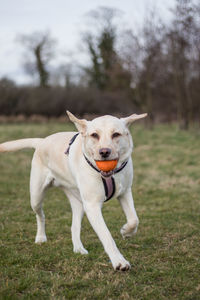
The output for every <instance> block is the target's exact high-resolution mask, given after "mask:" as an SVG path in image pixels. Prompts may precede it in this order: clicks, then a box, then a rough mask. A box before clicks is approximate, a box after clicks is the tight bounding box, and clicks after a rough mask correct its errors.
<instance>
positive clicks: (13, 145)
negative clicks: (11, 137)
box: [0, 138, 43, 152]
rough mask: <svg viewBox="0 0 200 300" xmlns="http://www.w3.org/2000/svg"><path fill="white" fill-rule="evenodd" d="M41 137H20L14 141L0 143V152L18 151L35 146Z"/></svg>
mask: <svg viewBox="0 0 200 300" xmlns="http://www.w3.org/2000/svg"><path fill="white" fill-rule="evenodd" d="M42 140H43V139H40V138H33V139H22V140H16V141H10V142H5V143H2V144H0V152H10V151H18V150H21V149H24V148H35V149H36V148H37V146H38V145H39V143H40V142H41V141H42Z"/></svg>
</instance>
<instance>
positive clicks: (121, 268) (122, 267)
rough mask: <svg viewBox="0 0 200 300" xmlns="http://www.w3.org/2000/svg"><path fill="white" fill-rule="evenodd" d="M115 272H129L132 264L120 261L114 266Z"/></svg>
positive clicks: (124, 260)
mask: <svg viewBox="0 0 200 300" xmlns="http://www.w3.org/2000/svg"><path fill="white" fill-rule="evenodd" d="M113 268H114V270H115V271H128V270H130V269H131V265H130V263H129V262H128V261H127V260H126V259H124V258H123V259H120V260H119V261H117V262H115V263H114V264H113Z"/></svg>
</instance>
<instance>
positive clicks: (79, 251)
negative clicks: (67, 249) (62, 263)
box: [73, 247, 88, 255]
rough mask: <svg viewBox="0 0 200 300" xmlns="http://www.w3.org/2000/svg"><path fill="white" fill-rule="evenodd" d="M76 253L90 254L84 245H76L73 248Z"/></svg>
mask: <svg viewBox="0 0 200 300" xmlns="http://www.w3.org/2000/svg"><path fill="white" fill-rule="evenodd" d="M73 251H74V253H80V254H83V255H85V254H88V251H87V250H86V249H85V248H84V247H76V248H74V249H73Z"/></svg>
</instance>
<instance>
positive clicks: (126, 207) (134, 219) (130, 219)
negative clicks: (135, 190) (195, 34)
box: [119, 189, 139, 238]
mask: <svg viewBox="0 0 200 300" xmlns="http://www.w3.org/2000/svg"><path fill="white" fill-rule="evenodd" d="M119 201H120V204H121V207H122V209H123V211H124V214H125V216H126V219H127V223H126V224H124V225H123V226H122V228H121V230H120V232H121V234H122V237H123V238H126V237H131V236H133V235H134V234H136V232H137V228H138V224H139V219H138V216H137V213H136V210H135V207H134V201H133V196H132V192H131V189H129V190H127V192H126V193H124V194H123V195H122V196H120V197H119Z"/></svg>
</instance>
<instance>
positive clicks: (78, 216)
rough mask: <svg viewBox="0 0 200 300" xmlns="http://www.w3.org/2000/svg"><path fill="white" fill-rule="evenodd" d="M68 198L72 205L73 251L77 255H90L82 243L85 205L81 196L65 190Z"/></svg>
mask: <svg viewBox="0 0 200 300" xmlns="http://www.w3.org/2000/svg"><path fill="white" fill-rule="evenodd" d="M64 192H65V194H66V196H67V197H68V199H69V201H70V205H71V208H72V226H71V233H72V243H73V251H74V252H75V253H81V254H88V251H87V250H86V249H85V248H84V247H83V244H82V242H81V238H80V235H81V221H82V218H83V215H84V209H83V204H82V202H81V200H80V199H79V197H80V196H79V195H76V194H74V193H72V192H69V191H68V190H64Z"/></svg>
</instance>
